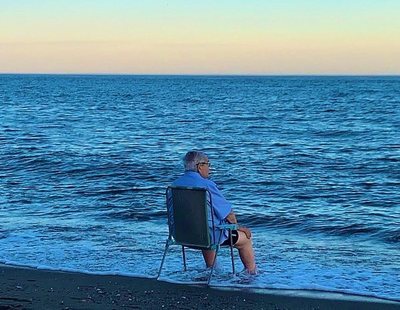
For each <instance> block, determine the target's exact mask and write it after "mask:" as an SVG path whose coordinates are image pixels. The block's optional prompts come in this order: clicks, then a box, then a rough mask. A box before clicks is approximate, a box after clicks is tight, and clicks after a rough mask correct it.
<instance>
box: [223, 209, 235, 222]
mask: <svg viewBox="0 0 400 310" xmlns="http://www.w3.org/2000/svg"><path fill="white" fill-rule="evenodd" d="M225 219H226V220H227V221H228V222H229V223H231V224H237V219H236V215H235V213H233V211H232V212H231V213H229V214H228V216H227V217H226V218H225Z"/></svg>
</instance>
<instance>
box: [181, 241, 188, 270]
mask: <svg viewBox="0 0 400 310" xmlns="http://www.w3.org/2000/svg"><path fill="white" fill-rule="evenodd" d="M182 258H183V271H187V268H186V253H185V247H184V246H183V245H182Z"/></svg>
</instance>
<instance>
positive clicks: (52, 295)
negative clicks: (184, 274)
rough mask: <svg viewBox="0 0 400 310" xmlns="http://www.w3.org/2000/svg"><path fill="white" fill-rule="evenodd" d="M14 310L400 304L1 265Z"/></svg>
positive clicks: (2, 285)
mask: <svg viewBox="0 0 400 310" xmlns="http://www.w3.org/2000/svg"><path fill="white" fill-rule="evenodd" d="M6 309H7V310H8V309H40V310H42V309H274V310H275V309H320V310H322V309H335V310H342V309H343V310H346V309H368V310H369V309H377V310H378V309H379V310H386V309H397V310H399V309H400V303H396V302H389V301H385V300H379V299H372V298H360V297H354V298H353V297H351V296H347V295H341V294H322V293H309V294H307V293H306V292H303V293H302V294H301V292H298V291H297V292H293V291H287V292H284V291H267V292H266V293H262V294H260V293H255V292H250V291H245V290H240V291H237V290H236V291H226V290H218V289H214V288H208V287H205V286H189V285H179V284H170V283H165V282H161V281H156V280H154V279H143V278H133V277H124V276H101V275H88V274H81V273H69V272H56V271H45V270H37V269H28V268H17V267H14V266H2V265H0V310H6Z"/></svg>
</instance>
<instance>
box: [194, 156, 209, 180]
mask: <svg viewBox="0 0 400 310" xmlns="http://www.w3.org/2000/svg"><path fill="white" fill-rule="evenodd" d="M210 166H211V164H210V161H209V160H208V158H207V160H204V161H201V162H199V163H198V164H197V171H198V172H199V173H200V175H201V176H202V177H203V178H205V179H207V178H208V176H209V175H210Z"/></svg>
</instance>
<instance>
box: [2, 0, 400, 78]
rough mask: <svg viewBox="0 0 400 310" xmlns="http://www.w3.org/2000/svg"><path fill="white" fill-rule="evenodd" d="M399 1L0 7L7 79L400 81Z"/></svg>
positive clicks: (90, 0)
mask: <svg viewBox="0 0 400 310" xmlns="http://www.w3.org/2000/svg"><path fill="white" fill-rule="evenodd" d="M399 12H400V1H398V0H379V1H376V0H347V1H344V0H336V1H329V0H319V1H317V0H286V1H285V0H280V1H274V0H269V1H261V0H260V1H255V0H247V1H236V0H229V1H226V0H213V1H208V0H201V1H196V0H146V1H145V0H143V1H133V0H131V1H129V0H113V1H111V0H110V1H100V0H98V1H96V0H81V1H74V0H69V1H65V0H57V1H49V0H40V1H39V0H37V1H34V0H30V1H29V0H18V1H9V0H0V73H110V74H113V73H116V74H118V73H121V74H368V75H369V74H394V75H398V74H400V57H399V55H400V18H399Z"/></svg>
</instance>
